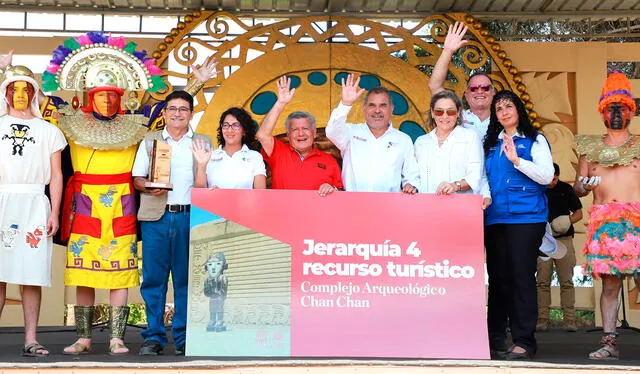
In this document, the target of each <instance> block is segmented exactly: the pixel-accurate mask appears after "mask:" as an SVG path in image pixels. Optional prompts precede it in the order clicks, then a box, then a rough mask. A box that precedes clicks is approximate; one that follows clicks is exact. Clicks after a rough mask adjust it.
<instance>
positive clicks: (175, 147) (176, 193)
mask: <svg viewBox="0 0 640 374" xmlns="http://www.w3.org/2000/svg"><path fill="white" fill-rule="evenodd" d="M162 138H163V139H164V140H166V141H167V143H168V144H169V145H170V146H171V177H170V178H171V183H172V184H173V191H169V195H168V198H167V204H170V205H172V204H180V205H187V204H191V188H192V187H193V154H192V153H191V142H192V138H193V131H192V130H191V128H189V130H188V131H187V133H186V134H184V135H183V136H182V138H180V140H178V141H176V140H173V138H172V137H171V136H170V135H169V133H168V132H167V129H166V128H165V129H163V130H162ZM132 175H133V176H134V177H147V176H148V175H149V154H148V153H147V146H146V144H145V142H144V141H143V142H142V143H140V146H139V147H138V153H136V160H135V162H134V163H133V169H132Z"/></svg>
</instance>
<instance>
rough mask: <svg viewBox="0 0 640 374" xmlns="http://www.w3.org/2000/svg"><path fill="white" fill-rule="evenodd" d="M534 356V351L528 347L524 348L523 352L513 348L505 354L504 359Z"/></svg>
mask: <svg viewBox="0 0 640 374" xmlns="http://www.w3.org/2000/svg"><path fill="white" fill-rule="evenodd" d="M520 348H522V347H520ZM532 358H533V352H531V351H530V350H528V349H526V348H524V352H521V353H515V352H513V350H511V351H510V352H507V354H505V355H504V360H507V361H515V360H531V359H532Z"/></svg>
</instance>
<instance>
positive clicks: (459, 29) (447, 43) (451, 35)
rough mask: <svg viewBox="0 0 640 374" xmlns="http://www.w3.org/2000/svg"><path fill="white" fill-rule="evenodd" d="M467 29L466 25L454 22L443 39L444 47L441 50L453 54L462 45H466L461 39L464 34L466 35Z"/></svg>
mask: <svg viewBox="0 0 640 374" xmlns="http://www.w3.org/2000/svg"><path fill="white" fill-rule="evenodd" d="M467 29H468V27H467V25H465V24H464V23H462V22H456V23H455V24H453V26H450V27H449V32H448V33H447V36H446V38H445V39H444V46H443V47H442V49H443V50H447V51H451V52H452V53H453V52H455V51H457V50H458V49H459V48H460V47H462V46H463V45H465V44H467V41H466V40H464V39H463V38H464V34H466V33H467Z"/></svg>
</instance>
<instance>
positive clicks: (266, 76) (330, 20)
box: [152, 11, 539, 135]
mask: <svg viewBox="0 0 640 374" xmlns="http://www.w3.org/2000/svg"><path fill="white" fill-rule="evenodd" d="M456 21H461V22H464V23H466V24H467V25H468V26H469V33H471V34H473V37H474V39H473V40H470V41H469V42H468V43H467V45H466V46H465V47H464V49H463V50H462V52H461V53H462V54H461V57H462V61H463V63H464V64H465V66H466V67H467V68H470V69H476V68H478V67H481V66H483V65H484V64H485V63H486V62H487V61H488V59H489V57H490V58H491V60H492V61H493V63H494V64H493V66H494V67H495V68H497V70H496V71H493V72H491V73H490V74H489V76H490V77H491V79H492V80H493V81H494V82H495V85H496V86H497V88H498V89H501V88H508V89H511V90H512V91H514V92H516V93H518V94H519V95H520V97H521V98H522V99H523V101H524V102H525V106H526V108H527V109H528V110H529V116H530V118H531V119H532V120H533V121H534V125H535V126H536V127H539V123H538V122H537V121H535V120H536V118H537V113H535V112H534V111H533V103H532V102H531V98H530V96H529V94H528V93H527V90H526V86H525V85H524V84H523V83H522V77H521V76H520V75H519V72H518V69H517V68H515V67H514V66H513V63H512V61H511V60H510V59H509V58H508V56H507V53H506V52H505V51H503V50H502V48H501V46H500V45H499V44H498V43H496V41H495V38H494V37H492V36H490V35H489V32H488V30H487V29H486V28H484V26H483V25H482V23H480V22H479V21H477V20H475V19H474V18H473V17H472V16H469V15H465V14H462V13H451V14H444V15H434V16H431V17H428V18H425V19H423V20H421V21H420V22H419V23H418V24H417V25H416V26H415V27H413V28H411V29H406V28H401V27H392V26H389V25H385V24H382V23H379V22H376V21H373V20H369V19H364V18H355V17H343V16H329V15H328V16H310V17H301V18H292V19H288V20H284V21H281V22H277V23H273V24H268V25H263V24H257V25H255V26H247V25H246V24H244V23H243V22H242V21H241V20H240V19H239V18H237V17H236V16H234V15H233V14H230V13H227V12H211V11H194V12H193V13H191V14H189V15H186V16H185V17H184V20H183V21H182V22H179V23H178V25H177V27H176V28H174V29H172V30H171V31H170V33H169V34H168V35H167V36H166V37H165V39H164V41H163V42H162V43H160V44H159V45H158V47H157V48H156V50H155V51H154V52H153V53H152V56H153V57H154V58H156V60H157V61H158V63H159V64H163V63H164V62H165V61H166V60H167V58H168V57H169V55H170V54H173V57H174V58H175V59H176V61H178V63H179V64H180V65H183V66H189V65H191V64H193V63H195V62H199V63H201V62H202V60H204V56H202V55H198V50H197V49H196V48H194V46H193V45H199V46H200V50H202V49H204V50H206V51H207V53H208V54H211V55H213V56H215V57H216V60H217V61H218V67H219V70H220V69H225V68H226V69H225V73H224V74H219V75H218V76H217V77H216V78H214V79H212V80H210V81H208V82H207V83H206V85H205V88H216V90H217V91H216V94H215V95H214V98H213V99H212V100H211V102H210V103H207V102H206V100H205V98H204V95H203V93H199V94H198V105H197V106H196V108H195V110H196V112H200V111H205V114H204V116H203V117H202V119H201V121H200V125H199V131H202V132H205V133H208V134H211V135H213V134H214V133H215V129H216V128H217V120H218V118H219V115H220V114H221V113H222V111H224V110H225V109H227V108H228V107H229V106H241V107H245V109H247V108H249V107H250V106H251V103H252V100H255V98H256V95H258V94H260V93H261V92H264V91H265V90H266V91H268V90H270V89H271V90H272V91H273V87H274V86H275V83H274V82H275V80H276V79H277V78H278V77H279V76H281V75H283V74H288V75H289V74H298V75H299V76H300V77H301V78H302V77H304V76H305V75H307V76H308V75H309V74H311V72H322V73H324V74H326V73H327V72H328V73H329V74H328V80H329V82H330V83H331V80H332V79H333V80H336V78H335V77H336V74H337V73H339V72H356V73H358V74H373V75H374V76H375V77H377V78H379V81H380V83H381V84H383V85H385V86H390V87H391V88H392V89H395V90H397V91H398V93H399V94H400V96H404V97H405V98H407V100H408V102H409V103H408V106H409V109H408V111H407V118H409V120H410V121H413V122H416V123H418V124H420V125H422V124H424V121H425V119H426V111H427V109H428V102H429V98H430V93H429V92H428V88H427V83H428V79H429V78H428V76H427V75H425V74H424V73H423V72H422V71H421V70H420V69H421V68H422V69H424V68H429V67H432V66H433V65H435V62H436V61H437V58H438V57H439V55H440V46H439V44H441V43H442V42H443V41H444V37H445V35H446V32H447V29H448V27H449V25H451V24H453V23H454V22H456ZM318 23H322V24H329V25H331V26H330V27H328V28H326V30H324V29H322V28H319V27H317V24H318ZM200 25H204V27H205V29H206V31H207V34H208V35H207V36H206V38H207V39H210V40H209V41H205V40H202V39H198V38H194V37H192V36H190V35H189V34H190V33H191V32H193V31H194V30H195V29H196V28H197V27H198V26H200ZM429 26H431V29H430V32H429V33H428V34H425V32H424V30H425V29H426V28H428V27H429ZM232 27H233V28H235V29H236V30H241V33H240V34H239V35H237V36H235V37H234V38H233V39H228V40H225V41H223V42H220V40H222V39H224V38H227V37H228V36H229V30H230V29H231V28H232ZM352 27H362V28H363V30H364V31H363V32H360V33H358V32H354V31H353V29H352ZM285 29H292V30H294V32H293V33H292V35H290V36H289V35H287V34H285V33H284V32H282V30H285ZM385 36H387V37H391V38H393V39H394V40H393V41H389V39H388V38H385ZM337 38H339V39H340V42H337V43H336V42H334V41H335V39H337ZM426 39H433V40H434V41H435V42H436V43H433V42H431V41H427V40H426ZM365 42H367V43H368V47H365V46H363V45H362V43H365ZM365 49H368V50H365ZM418 50H422V51H425V52H426V53H418V52H417V51H418ZM231 51H234V55H233V56H231V55H230V52H231ZM250 51H253V53H259V54H261V56H260V57H258V58H255V59H253V60H252V59H251V58H250ZM323 51H324V52H323ZM318 53H325V55H324V56H325V57H322V58H319V59H318V58H316V59H315V60H316V61H315V63H314V58H313V57H314V55H316V56H317V55H318ZM393 53H403V54H404V59H403V60H401V59H400V58H397V57H394V56H393V55H392V54H393ZM344 54H351V55H352V56H354V55H357V56H360V55H366V56H367V58H366V60H365V61H362V59H360V60H359V61H356V63H352V62H351V60H353V59H345V58H341V57H340V56H344ZM423 54H426V55H423ZM321 56H322V55H321ZM356 60H357V59H356ZM267 62H268V63H267ZM362 64H364V65H367V64H368V65H367V66H364V67H363V65H362ZM229 68H231V71H229V70H230V69H229ZM385 69H386V70H385ZM399 69H400V70H399ZM449 73H450V74H451V75H453V77H454V78H455V82H454V81H448V82H446V84H445V86H446V87H447V88H449V89H452V90H454V91H455V92H456V93H457V94H458V95H459V96H462V94H463V92H464V90H465V88H466V80H467V75H466V73H465V72H464V71H463V69H461V68H458V67H456V66H454V65H453V64H451V65H450V67H449ZM165 74H166V75H168V76H176V77H183V78H184V77H186V74H182V73H179V72H175V71H171V70H168V71H166V73H165ZM329 86H331V85H329ZM334 86H335V84H334ZM170 89H171V88H170ZM169 91H170V90H169ZM169 91H168V92H169ZM336 91H338V92H336ZM327 92H328V94H329V96H330V98H329V103H323V104H322V108H320V109H321V110H320V112H322V114H320V113H318V115H321V116H324V117H319V118H318V124H319V127H322V126H323V124H324V123H325V122H324V120H325V119H326V118H327V117H328V115H329V112H330V110H331V108H333V106H334V105H335V104H337V101H339V95H340V92H339V90H336V87H327V88H325V91H324V92H323V95H324V94H326V93H327ZM316 94H318V93H316ZM164 95H166V93H164V94H156V95H154V98H156V99H162V98H163V96H164ZM300 95H301V93H300V94H297V96H300ZM298 104H300V105H299V106H301V107H300V108H296V107H295V106H294V107H293V108H287V110H289V109H291V110H296V109H304V105H303V104H304V103H298ZM315 109H316V110H318V108H315ZM311 112H312V113H314V114H316V112H315V111H311ZM356 116H357V115H356ZM255 117H256V119H257V120H259V119H260V118H259V117H260V116H255ZM353 119H354V118H351V117H350V120H353ZM359 119H360V118H356V119H355V120H359ZM277 130H280V131H282V130H283V129H282V128H281V127H280V128H278V129H277Z"/></svg>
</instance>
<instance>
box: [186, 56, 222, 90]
mask: <svg viewBox="0 0 640 374" xmlns="http://www.w3.org/2000/svg"><path fill="white" fill-rule="evenodd" d="M217 64H218V63H217V61H216V59H215V57H213V56H209V57H207V59H206V60H204V64H202V65H201V66H197V67H196V66H195V65H191V68H192V69H193V75H194V76H195V77H196V79H197V80H199V81H200V82H202V83H205V82H206V81H208V80H209V79H213V78H215V77H217V76H218V71H217V70H216V69H217Z"/></svg>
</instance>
